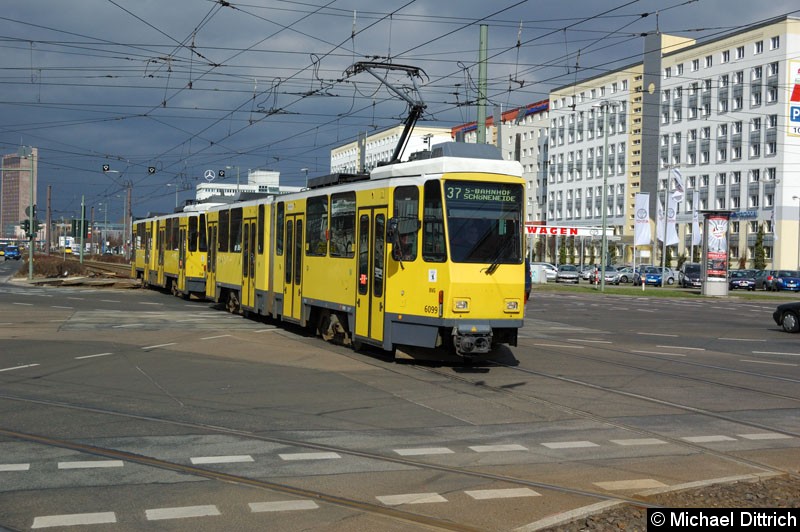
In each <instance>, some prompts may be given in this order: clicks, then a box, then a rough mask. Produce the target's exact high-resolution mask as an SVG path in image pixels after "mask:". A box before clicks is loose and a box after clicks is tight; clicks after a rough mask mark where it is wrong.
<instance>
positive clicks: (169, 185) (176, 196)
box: [167, 183, 178, 209]
mask: <svg viewBox="0 0 800 532" xmlns="http://www.w3.org/2000/svg"><path fill="white" fill-rule="evenodd" d="M167 186H168V187H175V208H176V209H177V208H178V184H177V183H167Z"/></svg>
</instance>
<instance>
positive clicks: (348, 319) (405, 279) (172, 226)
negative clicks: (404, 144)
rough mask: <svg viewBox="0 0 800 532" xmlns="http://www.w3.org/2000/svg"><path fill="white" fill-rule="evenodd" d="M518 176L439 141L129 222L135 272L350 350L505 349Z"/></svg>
mask: <svg viewBox="0 0 800 532" xmlns="http://www.w3.org/2000/svg"><path fill="white" fill-rule="evenodd" d="M521 176H522V168H521V166H520V164H519V163H518V162H513V161H504V160H503V159H502V156H501V155H500V152H499V150H497V149H496V148H494V147H493V146H488V145H476V144H463V143H445V144H443V145H438V146H434V147H433V149H432V151H431V152H425V154H424V155H423V156H421V157H420V156H417V157H416V158H415V160H412V161H408V162H401V163H394V164H390V165H385V166H380V167H378V168H376V169H375V170H373V171H372V172H371V173H370V174H334V175H329V176H323V177H320V178H315V179H311V180H309V183H308V188H307V189H304V190H303V191H300V192H293V193H288V194H282V195H272V196H266V197H263V198H260V199H255V200H249V201H243V202H234V203H231V204H225V205H217V206H213V207H209V208H208V210H207V211H205V212H204V213H196V212H195V213H175V214H170V215H165V216H158V217H153V218H149V219H146V220H141V221H139V222H138V223H137V224H136V226H135V229H136V233H135V242H136V259H135V262H134V265H133V274H134V275H136V276H138V277H140V278H142V280H143V282H145V283H147V284H149V285H153V286H158V287H163V288H166V289H171V290H172V291H173V293H176V294H177V295H187V294H190V293H191V294H195V295H201V294H204V295H205V296H206V297H207V298H208V299H211V300H213V301H216V302H218V303H221V304H224V305H225V306H226V308H227V309H228V310H229V311H231V312H242V313H245V314H247V315H253V316H263V317H268V318H273V319H278V320H282V321H286V322H291V323H295V324H298V325H301V326H306V327H309V328H313V329H316V331H317V332H318V333H319V334H320V335H321V336H322V337H323V338H325V339H326V340H335V341H338V342H340V343H344V344H349V345H352V346H353V347H355V348H359V347H360V346H362V345H364V344H368V345H373V346H377V347H379V348H381V349H384V350H387V351H394V350H400V351H401V352H403V351H407V350H411V349H408V348H414V349H413V350H414V351H419V350H423V351H429V352H430V353H432V354H434V355H433V356H434V357H435V356H436V355H435V353H436V352H439V351H448V352H451V353H456V354H457V355H459V356H461V357H467V358H472V357H480V356H482V355H486V354H487V353H489V352H490V351H491V350H492V348H493V347H495V346H496V345H498V344H508V345H516V343H517V331H518V329H519V328H520V327H521V326H522V323H523V314H524V307H525V286H524V279H525V272H524V268H525V264H524V232H523V231H524V211H523V209H524V207H523V206H524V197H525V194H524V181H523V179H522V177H521ZM201 235H202V236H201ZM140 255H141V256H140ZM189 281H191V284H189ZM201 285H202V289H201V288H200V286H201ZM426 358H428V357H427V356H426Z"/></svg>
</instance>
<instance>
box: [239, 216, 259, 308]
mask: <svg viewBox="0 0 800 532" xmlns="http://www.w3.org/2000/svg"><path fill="white" fill-rule="evenodd" d="M242 231H243V232H242V300H241V304H242V306H244V307H252V306H253V305H254V302H255V297H254V292H255V284H256V220H255V218H245V220H244V222H243V225H242Z"/></svg>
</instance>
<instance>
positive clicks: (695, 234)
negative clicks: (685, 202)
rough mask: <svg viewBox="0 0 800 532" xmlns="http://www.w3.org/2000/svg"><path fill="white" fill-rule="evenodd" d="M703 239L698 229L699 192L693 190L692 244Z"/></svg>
mask: <svg viewBox="0 0 800 532" xmlns="http://www.w3.org/2000/svg"><path fill="white" fill-rule="evenodd" d="M702 241H703V235H702V234H701V229H700V194H699V193H698V192H697V191H696V190H695V192H694V194H692V245H693V246H699V245H700V243H701V242H702Z"/></svg>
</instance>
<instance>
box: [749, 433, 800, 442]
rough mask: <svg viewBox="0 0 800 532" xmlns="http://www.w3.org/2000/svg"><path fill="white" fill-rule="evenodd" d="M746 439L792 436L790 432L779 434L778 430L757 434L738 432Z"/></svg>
mask: <svg viewBox="0 0 800 532" xmlns="http://www.w3.org/2000/svg"><path fill="white" fill-rule="evenodd" d="M737 436H739V437H740V438H744V439H746V440H787V439H790V438H792V436H789V435H788V434H778V433H777V432H761V433H755V434H737Z"/></svg>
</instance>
